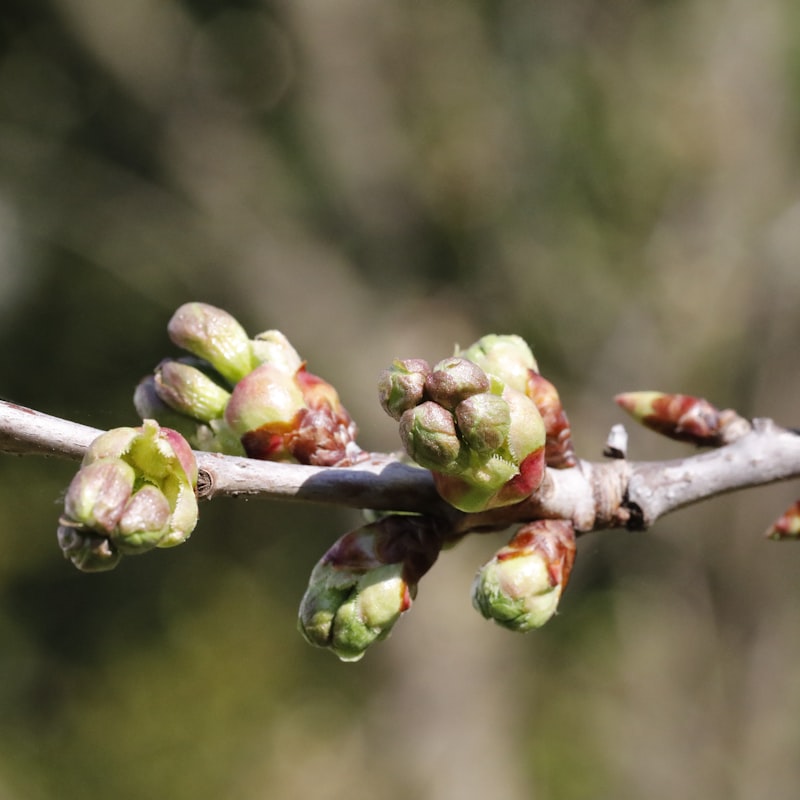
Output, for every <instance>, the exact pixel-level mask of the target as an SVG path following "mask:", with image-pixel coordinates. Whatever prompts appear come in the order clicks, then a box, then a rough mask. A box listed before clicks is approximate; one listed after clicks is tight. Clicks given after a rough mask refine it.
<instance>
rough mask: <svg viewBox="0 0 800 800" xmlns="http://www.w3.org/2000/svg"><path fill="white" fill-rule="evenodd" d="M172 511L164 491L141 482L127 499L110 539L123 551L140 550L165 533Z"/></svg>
mask: <svg viewBox="0 0 800 800" xmlns="http://www.w3.org/2000/svg"><path fill="white" fill-rule="evenodd" d="M171 514H172V511H171V509H170V505H169V501H168V500H167V498H166V496H165V495H164V493H163V492H162V491H161V490H160V489H158V488H156V487H155V486H153V485H152V484H145V485H144V486H142V488H141V489H139V491H138V492H136V493H135V494H134V495H133V496H132V497H131V498H130V500H128V502H127V504H126V505H125V508H124V509H123V512H122V516H121V517H120V520H119V523H118V524H117V526H116V528H115V529H114V531H113V533H112V539H113V541H114V544H116V545H117V548H118V549H119V551H120V552H121V553H123V554H124V555H133V554H136V553H142V552H144V551H145V550H149V549H150V548H152V547H155V546H156V545H157V544H158V543H159V542H160V541H161V540H162V539H163V538H164V536H166V534H167V532H168V530H169V522H170V517H171Z"/></svg>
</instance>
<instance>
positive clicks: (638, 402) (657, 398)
mask: <svg viewBox="0 0 800 800" xmlns="http://www.w3.org/2000/svg"><path fill="white" fill-rule="evenodd" d="M614 400H615V401H616V403H617V405H619V406H620V407H622V408H623V409H625V411H627V412H628V413H629V414H630V415H631V416H632V417H633V418H634V419H635V420H636V421H637V422H639V423H641V424H642V425H644V426H645V427H646V428H650V430H653V431H655V432H656V433H660V434H662V435H663V436H668V437H669V438H670V439H677V440H678V441H680V442H689V443H691V444H695V445H698V446H709V447H718V446H719V445H720V444H723V433H724V429H725V427H726V423H728V422H729V415H728V414H726V413H725V412H720V411H719V410H718V409H717V408H716V407H714V406H713V405H711V403H709V402H708V400H704V399H703V398H701V397H690V396H689V395H685V394H665V393H664V392H626V393H624V394H618V395H617V396H616V397H615V398H614Z"/></svg>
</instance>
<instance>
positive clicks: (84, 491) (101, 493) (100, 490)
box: [64, 458, 136, 533]
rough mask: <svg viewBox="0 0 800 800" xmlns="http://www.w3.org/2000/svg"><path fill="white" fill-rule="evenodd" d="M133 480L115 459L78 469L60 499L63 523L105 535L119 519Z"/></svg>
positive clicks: (130, 491) (125, 467)
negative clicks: (64, 519) (62, 498)
mask: <svg viewBox="0 0 800 800" xmlns="http://www.w3.org/2000/svg"><path fill="white" fill-rule="evenodd" d="M135 480H136V474H135V472H134V470H133V469H132V468H131V467H130V466H129V465H128V464H126V463H125V462H124V461H122V460H121V459H119V458H101V459H99V460H97V461H92V462H91V463H90V464H87V465H85V466H82V467H81V468H80V469H79V470H78V472H77V474H76V475H75V477H74V478H73V479H72V482H71V483H70V485H69V488H68V489H67V494H66V497H65V498H64V514H65V517H66V519H68V520H69V521H70V522H73V523H76V524H78V525H82V526H84V527H86V528H90V529H93V530H96V531H99V532H102V533H109V532H110V531H112V530H113V529H114V528H115V527H116V525H117V523H118V522H119V520H120V517H121V516H122V512H123V510H124V508H125V504H126V503H127V502H128V499H129V498H130V496H131V494H132V492H133V485H134V482H135Z"/></svg>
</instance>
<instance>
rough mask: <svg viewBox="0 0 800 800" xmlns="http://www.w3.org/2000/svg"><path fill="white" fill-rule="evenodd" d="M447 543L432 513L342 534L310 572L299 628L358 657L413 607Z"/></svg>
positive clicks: (345, 657)
mask: <svg viewBox="0 0 800 800" xmlns="http://www.w3.org/2000/svg"><path fill="white" fill-rule="evenodd" d="M442 544H443V538H442V536H441V533H440V529H439V525H438V523H437V522H436V521H435V520H432V519H431V518H429V517H422V516H415V515H409V514H396V515H391V516H387V517H383V518H382V519H380V520H378V521H377V522H373V523H371V524H369V525H365V526H363V527H361V528H358V529H356V530H354V531H351V532H350V533H347V534H345V535H344V536H342V537H341V538H340V539H339V540H338V541H337V542H336V543H335V544H334V545H333V546H332V547H331V548H330V549H329V550H328V552H327V553H325V555H324V556H323V557H322V558H321V559H320V561H319V562H318V563H317V565H316V566H315V567H314V570H313V571H312V573H311V578H310V581H309V585H308V589H307V590H306V593H305V596H304V597H303V600H302V602H301V604H300V611H299V617H298V628H299V630H300V632H301V633H302V635H303V637H304V638H305V639H306V641H308V642H309V643H310V644H312V645H315V646H318V647H326V648H329V649H330V650H331V651H332V652H333V653H335V654H336V655H337V656H338V657H339V658H340V659H341V660H342V661H358V660H359V659H360V658H362V656H363V655H364V653H365V651H366V650H367V648H368V647H369V646H370V645H371V644H373V643H375V642H377V641H380V640H382V639H385V638H386V637H387V636H388V635H389V633H390V632H391V630H392V627H393V626H394V624H395V623H396V622H397V620H398V619H399V618H400V616H401V615H402V614H403V613H404V612H405V611H407V610H408V609H409V608H410V607H411V603H412V601H413V599H414V598H415V597H416V594H417V584H418V583H419V580H420V578H421V577H422V576H423V575H424V574H425V573H426V572H427V571H428V570H429V569H430V568H431V566H433V563H434V562H435V561H436V559H437V557H438V555H439V551H440V549H441V547H442Z"/></svg>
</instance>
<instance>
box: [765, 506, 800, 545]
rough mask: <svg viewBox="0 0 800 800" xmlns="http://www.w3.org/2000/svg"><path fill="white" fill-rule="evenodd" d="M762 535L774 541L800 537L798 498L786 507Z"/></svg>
mask: <svg viewBox="0 0 800 800" xmlns="http://www.w3.org/2000/svg"><path fill="white" fill-rule="evenodd" d="M764 535H765V536H766V537H767V538H768V539H775V540H776V541H779V540H781V539H797V538H798V537H800V500H798V501H797V502H796V503H794V504H793V505H792V506H790V507H789V508H787V509H786V511H784V513H783V514H782V515H781V516H780V517H779V518H778V519H777V520H776V521H775V522H774V523H773V525H772V526H771V527H770V528H769V530H767V531H766V532H765V534H764Z"/></svg>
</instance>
